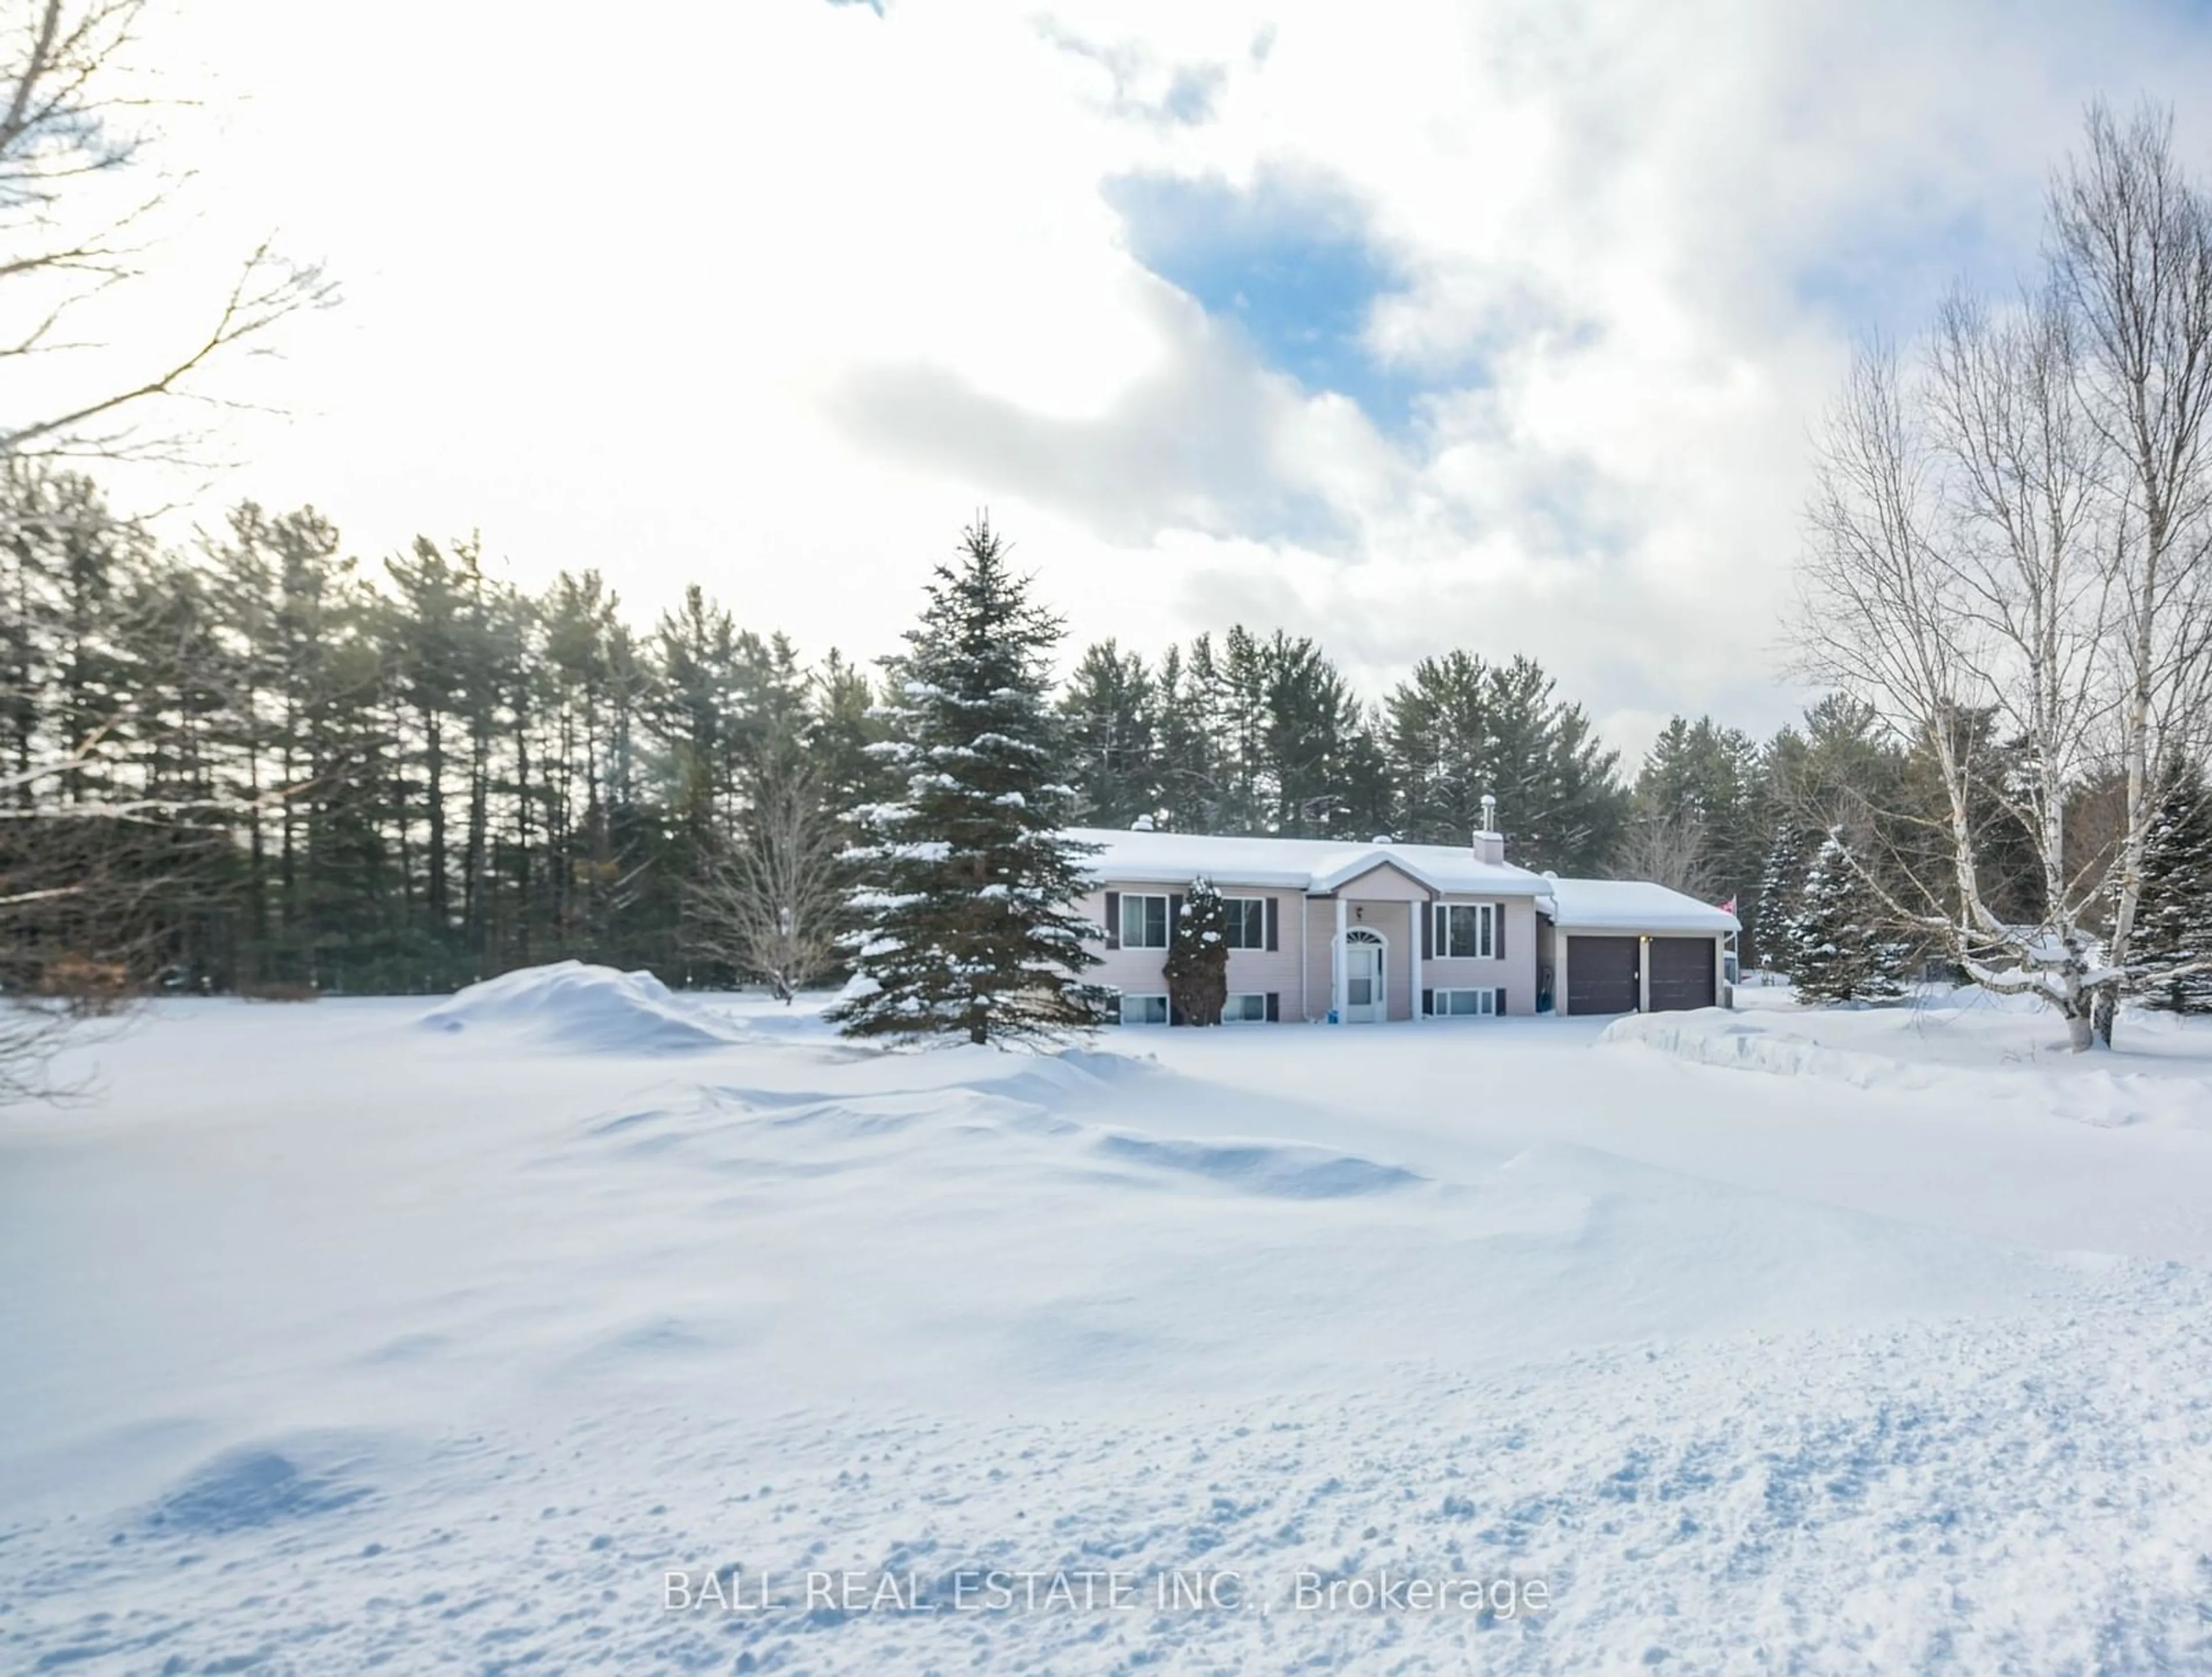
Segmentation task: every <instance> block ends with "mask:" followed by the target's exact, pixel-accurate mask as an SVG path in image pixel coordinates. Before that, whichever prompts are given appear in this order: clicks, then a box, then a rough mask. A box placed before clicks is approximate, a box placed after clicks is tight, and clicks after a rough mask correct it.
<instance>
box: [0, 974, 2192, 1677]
mask: <svg viewBox="0 0 2212 1677" xmlns="http://www.w3.org/2000/svg"><path fill="white" fill-rule="evenodd" d="M2060 1035H2061V1032H2060V1031H2059V1030H2058V1029H2057V1024H2056V1022H2055V1021H2054V1020H2052V1019H2051V1018H2049V1017H2047V1016H2033V1015H2023V1014H2021V1013H2020V1012H2016V1011H2012V1010H2006V1009H2001V1008H1995V1007H1980V1008H1977V1007H1973V1006H1949V1007H1947V1008H1944V1009H1922V1010H1918V1011H1917V1012H1915V1011H1913V1010H1884V1011H1880V1012H1864V1013H1845V1014H1817V1015H1816V1014H1810V1013H1804V1012H1795V1011H1790V1010H1787V1009H1776V1008H1770V1007H1759V1008H1756V1009H1751V1010H1747V1011H1746V1012H1742V1013H1739V1014H1734V1015H1730V1014H1721V1013H1703V1014H1695V1015H1674V1016H1664V1017H1662V1018H1649V1019H1641V1020H1630V1021H1626V1022H1623V1023H1621V1024H1616V1025H1613V1026H1612V1027H1609V1028H1608V1027H1607V1025H1606V1024H1605V1023H1604V1022H1603V1021H1581V1020H1551V1019H1544V1020H1518V1019H1516V1020H1496V1021H1490V1020H1483V1021H1466V1022H1455V1023H1453V1024H1424V1025H1415V1026H1393V1027H1388V1028H1381V1029H1369V1030H1356V1029H1355V1030H1328V1029H1325V1028H1313V1029H1302V1028H1297V1027H1283V1028H1276V1029H1255V1030H1221V1031H1211V1032H1183V1031H1173V1032H1170V1031H1164V1030H1160V1031H1147V1032H1136V1031H1130V1032H1117V1033H1111V1034H1109V1035H1107V1036H1103V1037H1102V1038H1101V1039H1100V1040H1099V1042H1097V1045H1096V1046H1095V1048H1092V1049H1091V1050H1088V1051H1071V1052H1069V1053H1066V1054H1060V1055H1056V1056H1036V1055H1028V1054H1000V1053H998V1052H995V1051H988V1050H971V1049H967V1048H960V1049H955V1050H951V1051H945V1052H940V1053H933V1054H885V1053H882V1052H878V1051H875V1050H872V1049H869V1050H861V1049H855V1048H851V1047H848V1046H847V1045H845V1044H843V1043H841V1042H838V1041H837V1040H836V1038H834V1037H833V1036H830V1035H829V1033H828V1032H827V1031H826V1030H823V1028H822V1027H820V1026H819V1025H818V1024H817V1023H815V1022H814V1021H813V1020H812V1018H811V1016H810V1015H809V1014H808V1012H807V1011H806V1010H805V1008H804V1007H802V1008H800V1009H799V1010H798V1012H796V1013H795V1014H792V1015H787V1014H786V1013H784V1012H781V1010H777V1009H775V1008H772V1007H769V1006H762V1005H759V1004H757V1003H753V1002H750V1001H738V1000H691V999H687V998H682V997H673V996H670V995H668V994H667V993H665V992H661V991H659V989H658V987H654V986H652V985H650V984H649V983H647V984H643V985H640V984H635V983H630V982H626V981H616V980H613V979H612V978H611V976H610V975H598V974H594V973H592V972H591V971H589V970H584V969H569V970H568V971H567V972H565V973H562V972H559V971H555V972H551V973H549V974H544V975H528V976H526V977H523V978H520V979H510V980H507V981H502V985H501V987H494V988H492V989H490V990H489V992H488V993H477V994H470V995H465V996H464V997H462V998H460V999H458V1000H455V1001H453V1002H451V1003H447V1004H445V1005H444V1006H436V1007H433V1006H429V1005H428V1004H425V1003H423V1002H421V1001H414V1002H407V1001H374V1002H342V1001H331V1002H323V1003H319V1004H317V1005H315V1006H307V1007H299V1006H289V1007H288V1006H250V1005H243V1004H234V1003H188V1002H187V1003H171V1004H164V1005H161V1006H157V1007H155V1008H154V1009H152V1010H150V1012H149V1014H148V1015H146V1016H145V1017H143V1018H141V1019H140V1020H138V1021H137V1022H136V1023H135V1024H134V1025H133V1026H132V1027H131V1030H129V1032H128V1034H127V1035H125V1036H123V1037H121V1038H120V1039H118V1040H115V1041H112V1042H106V1043H104V1044H100V1045H98V1046H96V1047H94V1048H90V1049H88V1050H87V1051H86V1053H85V1054H84V1055H83V1056H82V1061H81V1062H80V1063H81V1064H82V1066H87V1067H88V1066H91V1065H93V1064H94V1063H96V1064H97V1065H98V1066H99V1067H100V1077H101V1082H102V1097H101V1098H100V1100H99V1101H98V1102H97V1103H94V1104H89V1105H83V1106H78V1107H74V1108H67V1109H52V1110H49V1109H39V1110H19V1111H13V1112H9V1113H5V1114H0V1669H5V1670H8V1671H10V1672H12V1671H15V1670H24V1671H33V1670H41V1669H45V1670H53V1669H65V1670H68V1671H70V1672H109V1671H114V1672H142V1671H143V1672H179V1673H181V1672H194V1673H197V1672H209V1671H246V1670H254V1671H265V1672H289V1671H301V1672H346V1673H353V1672H359V1671H363V1670H368V1669H371V1668H385V1669H388V1670H392V1671H395V1672H404V1673H410V1674H411V1673H417V1672H429V1671H437V1670H467V1671H507V1670H527V1669H535V1670H541V1671H572V1670H583V1669H601V1670H606V1671H611V1672H623V1673H633V1672H654V1671H664V1670H665V1671H730V1670H760V1671H771V1670H774V1671H787V1672H799V1671H807V1672H829V1671H852V1672H909V1671H911V1672H922V1671H944V1672H952V1671H956V1670H957V1671H963V1672H965V1671H985V1672H989V1671H1036V1672H1046V1671H1049V1672H1055V1673H1060V1672H1091V1671H1096V1672H1119V1671H1138V1670H1144V1671H1168V1672H1187V1671H1188V1672H1196V1671H1244V1670H1252V1671H1290V1670H1308V1671H1327V1670H1358V1671H1390V1672H1439V1673H1441V1672H1454V1673H1456V1672H1461V1671H1464V1670H1468V1669H1481V1670H1491V1671H1505V1672H1519V1671H1531V1672H1534V1671H1562V1672H1566V1671H1592V1672H1598V1671H1626V1670H1642V1669H1648V1668H1660V1669H1662V1670H1670V1671H1689V1672H1699V1673H1705V1672H1715V1671H1759V1672H1778V1671H1804V1672H1817V1673H1824V1674H1825V1673H1850V1672H1862V1671H1863V1672H1868V1673H1877V1672H1880V1673H1891V1672H1899V1671H1908V1670H1911V1671H1920V1670H1957V1671H1960V1672H1975V1673H1980V1672H1992V1671H2008V1670H2010V1671H2021V1672H2038V1673H2041V1672H2067V1671H2078V1672H2083V1673H2087V1672H2100V1673H2101V1672H2135V1671H2141V1672H2168V1671H2182V1670H2204V1669H2212V1522H2208V1520H2207V1517H2206V1515H2205V1510H2206V1508H2207V1507H2208V1506H2212V1312H2208V1308H2207V1307H2208V1304H2212V1296H2208V1294H2209V1293H2212V1290H2208V1287H2207V1285H2206V1279H2205V1276H2206V1266H2207V1265H2208V1262H2212V1031H2206V1030H2201V1029H2197V1028H2194V1027H2184V1026H2179V1025H2176V1024H2172V1022H2148V1023H2145V1022H2139V1021H2137V1020H2136V1019H2134V1018H2132V1017H2130V1018H2128V1019H2127V1020H2124V1022H2123V1038H2122V1040H2123V1043H2124V1046H2131V1047H2133V1048H2135V1049H2136V1050H2137V1052H2134V1053H2127V1052H2124V1053H2122V1054H2119V1055H2117V1056H2113V1057H2111V1058H2109V1059H2106V1058H2104V1057H2101V1056H2100V1057H2098V1058H2096V1059H2095V1060H2093V1061H2091V1062H2088V1063H2084V1062H2081V1061H2071V1060H2064V1059H2063V1056H2060V1057H2059V1058H2060V1060H2061V1062H2062V1063H2059V1064H2057V1065H2056V1066H2052V1065H2050V1064H2047V1063H2046V1062H2047V1061H2049V1060H2051V1058H2052V1055H2051V1053H2050V1049H2051V1046H2052V1045H2053V1044H2054V1043H2055V1042H2057V1039H2058V1037H2059V1036H2060ZM732 1568H735V1569H737V1570H736V1571H735V1572H734V1574H733V1573H732V1572H731V1571H730V1570H729V1569H732ZM671 1571H674V1572H679V1573H681V1574H683V1575H684V1577H683V1578H682V1579H681V1580H679V1581H678V1586H677V1591H676V1593H677V1594H678V1595H682V1596H684V1597H685V1598H686V1599H687V1600H690V1601H693V1602H694V1603H695V1604H693V1605H690V1606H685V1607H670V1606H669V1605H668V1601H669V1599H670V1580H669V1577H668V1574H670V1573H671ZM810 1573H811V1574H817V1575H829V1576H830V1577H832V1578H833V1583H831V1584H829V1585H828V1586H823V1585H822V1584H821V1583H819V1582H818V1581H817V1583H816V1585H815V1589H816V1592H817V1593H816V1594H815V1595H814V1597H813V1599H812V1600H811V1601H810V1600H809V1598H808V1590H809V1575H810ZM847 1574H852V1575H854V1577H853V1578H850V1579H848V1578H847V1577H845V1576H844V1575H847ZM994 1574H995V1575H997V1583H996V1584H995V1585H994V1583H992V1575H994ZM1109 1576H1110V1582H1109ZM709 1577H713V1578H714V1587H713V1588H712V1589H707V1588H705V1584H706V1581H707V1580H708V1578H709ZM1386 1578H1387V1579H1395V1580H1397V1581H1398V1583H1399V1586H1400V1588H1399V1589H1398V1590H1397V1592H1396V1593H1395V1594H1393V1595H1390V1597H1389V1602H1388V1604H1387V1605H1383V1604H1379V1603H1378V1604H1376V1605H1365V1604H1364V1603H1365V1602H1366V1596H1365V1595H1364V1594H1362V1593H1361V1590H1360V1589H1355V1588H1353V1586H1355V1585H1358V1586H1362V1587H1364V1589H1376V1590H1379V1589H1381V1587H1382V1585H1383V1582H1384V1581H1385V1580H1386ZM764 1579H765V1582H766V1584H767V1589H768V1591H769V1597H770V1601H771V1604H770V1605H769V1606H767V1607H760V1606H759V1605H758V1601H759V1592H760V1590H761V1589H762V1586H763V1582H764ZM1025 1580H1026V1582H1025ZM1086 1580H1087V1582H1086ZM1408 1580H1428V1581H1432V1582H1434V1581H1443V1582H1444V1583H1446V1584H1448V1585H1449V1587H1451V1588H1453V1589H1462V1591H1463V1589H1464V1588H1465V1587H1466V1586H1468V1585H1469V1584H1480V1585H1481V1586H1482V1587H1483V1589H1484V1594H1483V1596H1482V1600H1481V1602H1480V1610H1478V1609H1477V1607H1476V1606H1475V1605H1474V1604H1473V1603H1472V1602H1470V1601H1468V1598H1467V1597H1466V1596H1465V1595H1464V1594H1462V1595H1458V1596H1457V1597H1455V1598H1453V1599H1451V1600H1449V1601H1448V1602H1445V1603H1443V1604H1439V1603H1438V1602H1437V1600H1436V1599H1435V1598H1434V1597H1433V1596H1431V1597H1430V1598H1427V1599H1428V1601H1429V1604H1428V1605H1427V1606H1425V1607H1413V1606H1410V1605H1405V1603H1406V1602H1407V1601H1408V1600H1409V1599H1418V1598H1408V1597H1407V1595H1406V1594H1405V1590H1404V1588H1403V1586H1404V1585H1405V1583H1406V1582H1407V1581H1408ZM1164 1581H1165V1582H1164ZM732 1583H734V1584H735V1593H736V1594H737V1595H738V1596H739V1597H740V1598H741V1599H742V1600H743V1601H744V1606H745V1610H742V1611H732V1610H729V1609H727V1608H726V1607H724V1606H722V1605H720V1602H719V1601H716V1600H714V1599H709V1600H708V1601H705V1602H704V1603H697V1601H696V1598H697V1597H698V1596H700V1595H708V1596H709V1597H710V1598H712V1597H719V1596H724V1595H729V1594H730V1593H732V1592H731V1585H732ZM1331 1583H1334V1584H1336V1585H1337V1586H1338V1589H1337V1590H1336V1592H1335V1600H1334V1606H1333V1607H1332V1606H1330V1605H1328V1601H1327V1595H1326V1592H1327V1589H1328V1585H1329V1584H1331ZM1055 1584H1057V1585H1058V1586H1059V1589H1058V1591H1057V1592H1055V1591H1054V1585H1055ZM1178 1587H1180V1588H1182V1589H1184V1590H1185V1591H1186V1592H1188V1590H1190V1589H1199V1590H1201V1591H1206V1592H1210V1593H1211V1598H1212V1599H1211V1600H1201V1601H1198V1602H1196V1603H1194V1602H1193V1601H1191V1600H1190V1599H1189V1598H1188V1594H1187V1593H1186V1594H1185V1595H1182V1596H1180V1597H1178V1596H1177V1595H1176V1593H1175V1591H1176V1589H1177V1588H1178ZM824 1588H828V1589H832V1590H834V1592H835V1599H825V1598H824V1596H823V1594H822V1593H821V1591H822V1589H824ZM994 1589H1001V1590H1003V1591H1004V1592H1005V1594H1006V1596H1007V1597H1009V1598H1010V1599H1007V1600H1003V1601H1002V1600H1001V1599H1000V1595H998V1594H996V1593H989V1592H991V1591H992V1590H994ZM856 1591H857V1592H858V1593H854V1592H856ZM1030 1591H1034V1592H1035V1593H1036V1599H1035V1601H1030V1600H1028V1599H1027V1593H1028V1592H1030ZM1163 1591H1164V1592H1165V1595H1163ZM1125 1592H1126V1593H1125ZM1316 1592H1320V1593H1322V1598H1323V1599H1322V1605H1321V1606H1319V1607H1316V1605H1315V1601H1314V1598H1315V1595H1316ZM1086 1595H1087V1596H1088V1597H1089V1599H1088V1601H1085V1599H1084V1598H1085V1596H1086ZM917 1596H918V1597H919V1598H920V1599H919V1600H917V1599H915V1598H916V1597H917ZM1071 1596H1073V1598H1074V1601H1073V1605H1071V1601H1070V1597H1071ZM929 1609H934V1611H931V1610H929Z"/></svg>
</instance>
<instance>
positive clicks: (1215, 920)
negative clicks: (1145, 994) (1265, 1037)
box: [1167, 878, 1229, 1025]
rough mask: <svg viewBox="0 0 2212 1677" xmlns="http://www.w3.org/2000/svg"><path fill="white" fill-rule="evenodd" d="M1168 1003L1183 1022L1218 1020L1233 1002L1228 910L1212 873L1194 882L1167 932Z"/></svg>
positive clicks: (1205, 1022)
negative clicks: (1230, 997)
mask: <svg viewBox="0 0 2212 1677" xmlns="http://www.w3.org/2000/svg"><path fill="white" fill-rule="evenodd" d="M1167 981H1168V1005H1169V1006H1170V1007H1171V1008H1173V1009H1174V1010H1175V1011H1174V1017H1175V1019H1176V1022H1177V1023H1178V1024H1187V1025H1218V1024H1220V1023H1221V1010H1222V1009H1223V1008H1225V1007H1226V1006H1228V1005H1229V910H1228V908H1227V906H1226V905H1225V903H1224V902H1222V900H1221V893H1220V892H1219V891H1218V890H1214V888H1213V882H1212V880H1211V879H1207V878H1197V879H1194V880H1192V881H1191V882H1190V890H1189V892H1188V894H1187V895H1186V896H1184V897H1183V900H1182V914H1180V915H1179V916H1178V917H1177V918H1176V923H1175V926H1174V927H1173V929H1172V930H1171V931H1170V933H1169V936H1168V958H1167Z"/></svg>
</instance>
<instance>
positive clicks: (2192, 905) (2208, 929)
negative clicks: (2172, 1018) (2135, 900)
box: [2129, 763, 2212, 1013]
mask: <svg viewBox="0 0 2212 1677" xmlns="http://www.w3.org/2000/svg"><path fill="white" fill-rule="evenodd" d="M2167 784H2168V790H2167V792H2166V796H2165V797H2164V799H2161V800H2160V805H2159V811H2158V815H2157V817H2156V818H2155V819H2154V821H2153V822H2152V823H2151V827H2150V830H2149V832H2148V835H2146V837H2145V841H2144V844H2143V861H2142V867H2143V889H2142V914H2141V917H2140V918H2139V919H2137V921H2136V937H2135V944H2134V947H2133V948H2132V950H2131V951H2130V956H2129V975H2130V981H2131V982H2132V983H2133V985H2134V987H2135V989H2136V993H2137V994H2138V995H2140V996H2141V997H2142V1000H2143V1003H2144V1005H2145V1006H2150V1007H2156V1008H2160V1009H2162V1010H2164V1011H2165V1012H2172V1013H2212V964H2208V965H2206V966H2204V967H2201V968H2199V969H2197V971H2195V972H2186V971H2180V970H2177V969H2181V968H2184V967H2185V966H2187V965H2189V964H2191V963H2196V962H2200V961H2201V962H2205V963H2212V789H2208V788H2207V787H2206V786H2205V783H2204V775H2203V770H2202V769H2199V768H2198V767H2197V765H2196V764H2195V763H2187V764H2183V765H2179V766H2177V767H2176V768H2175V769H2173V770H2172V772H2171V774H2170V775H2169V776H2168V782H2167Z"/></svg>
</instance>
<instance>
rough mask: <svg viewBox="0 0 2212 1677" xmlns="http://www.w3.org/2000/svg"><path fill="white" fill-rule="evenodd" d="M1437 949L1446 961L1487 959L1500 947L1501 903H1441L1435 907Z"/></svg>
mask: <svg viewBox="0 0 2212 1677" xmlns="http://www.w3.org/2000/svg"><path fill="white" fill-rule="evenodd" d="M1435 913H1436V917H1437V924H1436V939H1435V941H1436V952H1437V956H1438V957H1440V958H1443V959H1446V960H1464V959H1467V958H1469V957H1474V958H1476V959H1480V960H1488V959H1489V958H1490V957H1492V955H1493V954H1494V953H1496V951H1497V949H1498V905H1497V904H1496V903H1494V902H1453V903H1443V902H1439V903H1437V906H1436V910H1435Z"/></svg>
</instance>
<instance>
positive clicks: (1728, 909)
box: [1719, 897, 1735, 914]
mask: <svg viewBox="0 0 2212 1677" xmlns="http://www.w3.org/2000/svg"><path fill="white" fill-rule="evenodd" d="M1719 907H1720V911H1721V912H1722V913H1723V914H1734V913H1735V898H1734V897H1730V898H1729V900H1728V901H1727V902H1723V903H1722V904H1720V905H1719Z"/></svg>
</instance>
